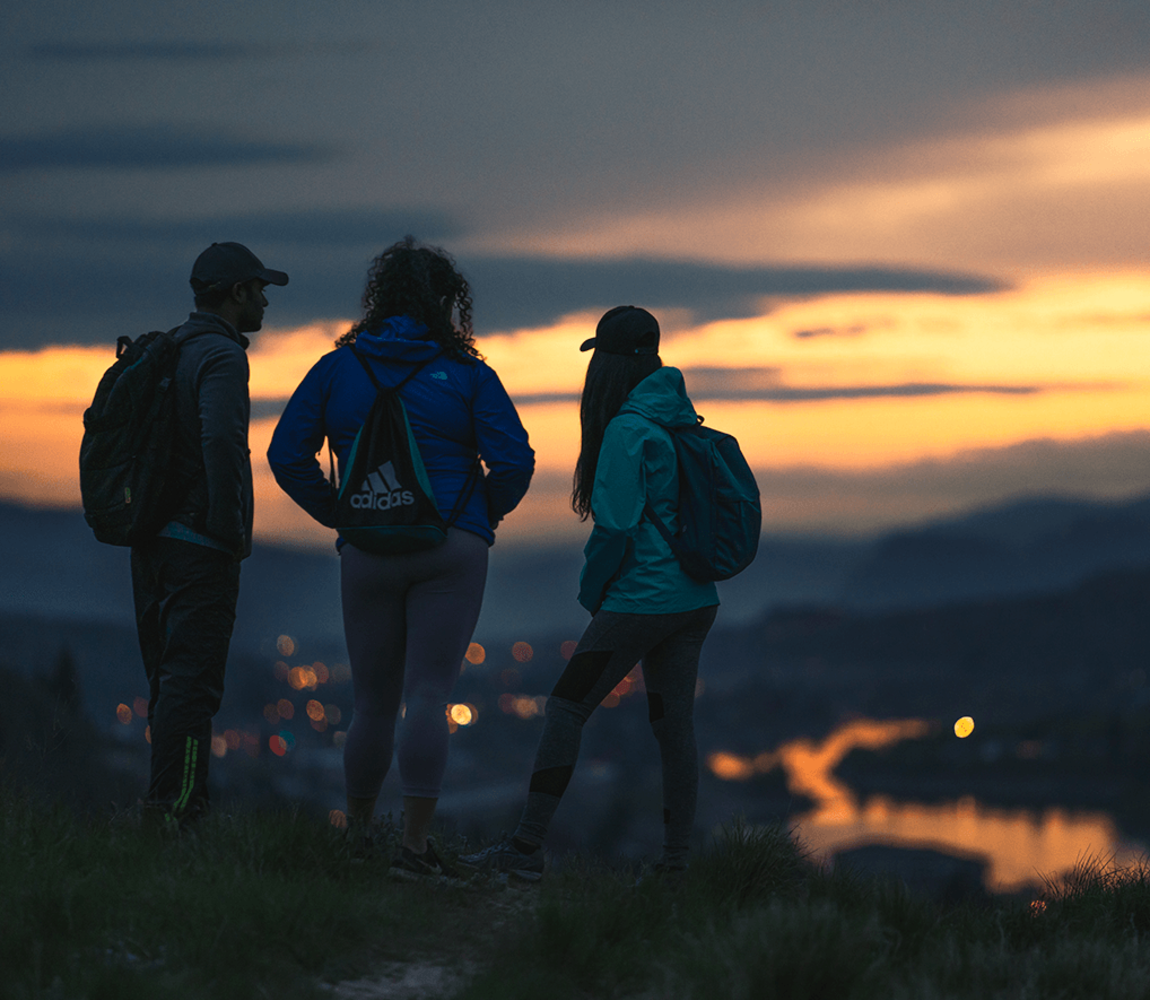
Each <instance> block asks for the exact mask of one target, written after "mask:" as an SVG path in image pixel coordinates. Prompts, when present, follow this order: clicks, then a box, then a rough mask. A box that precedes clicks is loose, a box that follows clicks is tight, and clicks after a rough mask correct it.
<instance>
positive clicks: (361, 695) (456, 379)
mask: <svg viewBox="0 0 1150 1000" xmlns="http://www.w3.org/2000/svg"><path fill="white" fill-rule="evenodd" d="M363 303H364V316H363V318H362V319H361V320H360V321H359V322H358V323H356V324H355V325H354V326H353V327H352V328H351V330H350V331H349V332H348V333H346V334H344V335H343V336H342V337H340V338H339V339H338V340H337V341H336V348H337V349H336V350H334V351H332V352H331V353H330V354H326V355H324V356H323V357H322V358H320V359H319V361H317V362H316V364H315V366H314V367H313V368H312V369H311V371H310V372H308V374H307V375H306V376H305V378H304V380H303V382H302V383H300V386H299V388H298V389H296V391H295V393H294V394H293V395H292V398H291V400H290V401H289V402H288V405H287V407H286V409H285V410H284V413H283V416H282V417H281V418H280V422H279V425H278V426H277V427H276V430H275V434H274V435H273V437H272V442H271V447H270V448H269V449H268V462H269V463H270V464H271V467H272V471H273V472H274V473H275V477H276V482H277V483H279V485H280V486H281V487H282V488H283V490H284V491H285V492H286V493H287V494H288V496H290V497H291V498H292V499H293V500H294V501H295V502H296V503H297V504H299V505H300V506H301V507H302V508H303V509H304V510H306V511H307V512H308V513H309V514H311V516H312V517H314V518H315V519H316V520H317V521H319V522H320V523H321V524H324V525H327V526H328V527H337V526H340V525H339V524H338V522H337V520H336V514H337V510H338V506H337V496H338V493H337V490H336V488H335V486H334V484H332V483H330V482H328V480H327V478H326V477H325V476H324V474H323V471H322V470H321V468H320V466H319V463H318V462H317V461H316V453H317V452H318V451H319V450H320V448H321V447H322V446H323V441H324V438H325V437H326V438H327V440H328V442H329V444H330V445H331V447H332V448H333V449H334V451H335V454H336V455H337V456H338V458H339V468H340V482H341V483H342V482H343V480H344V478H345V477H347V475H348V471H349V460H350V455H351V452H352V443H353V442H354V441H355V439H356V435H357V433H358V432H359V430H360V428H361V427H362V426H363V425H364V422H365V420H366V419H367V417H368V414H369V412H370V411H371V410H372V407H373V403H374V402H375V400H376V397H377V392H378V391H379V390H377V384H378V385H379V386H380V387H383V388H391V387H397V388H396V391H398V392H399V394H400V396H401V399H402V402H403V404H404V407H405V408H406V412H407V415H408V418H409V420H410V427H411V434H412V436H413V437H414V439H415V442H416V444H417V446H418V450H419V452H420V454H421V455H422V461H423V464H424V465H425V466H426V475H427V479H428V481H429V485H430V488H431V494H432V496H433V498H434V502H435V506H436V508H437V509H438V512H439V515H440V517H441V518H442V520H443V522H445V523H446V525H447V528H446V538H445V539H443V540H441V541H440V542H439V544H437V545H434V546H433V547H426V548H418V549H415V550H412V551H406V552H396V551H392V552H384V551H368V548H367V546H368V543H367V541H365V540H364V539H362V537H359V536H357V538H356V540H355V541H347V542H346V544H345V541H344V539H342V538H341V539H340V540H339V541H338V542H337V544H338V545H339V546H340V549H339V552H340V588H341V594H342V598H343V625H344V632H345V634H346V636H347V651H348V657H349V660H350V663H351V672H352V683H353V685H354V688H355V711H354V714H353V716H352V722H351V726H350V727H349V729H348V733H347V743H346V744H345V745H344V775H345V777H346V780H347V812H348V819H349V821H350V827H349V831H348V833H349V837H348V839H349V843H350V844H351V847H352V851H353V852H354V853H355V854H356V855H363V854H366V853H368V852H369V851H370V850H371V844H372V835H371V823H372V816H373V813H374V810H375V804H376V799H377V798H378V796H379V792H380V789H381V787H382V785H383V780H384V778H385V777H386V775H387V772H388V770H389V769H390V767H391V759H392V748H393V746H394V745H395V729H396V721H397V717H398V715H399V712H400V706H401V704H402V705H406V713H405V715H404V722H403V729H402V733H401V735H400V739H399V741H398V743H399V753H398V758H399V773H400V778H401V779H402V782H403V816H404V829H403V846H402V848H401V850H400V853H399V855H398V856H397V857H396V858H395V859H394V860H393V862H392V870H393V872H394V873H395V874H396V875H397V876H400V877H405V878H410V877H421V876H430V877H433V878H434V877H438V876H439V875H440V874H441V873H442V872H443V871H444V869H443V866H442V865H441V864H440V862H439V860H438V859H437V857H436V855H435V852H434V848H432V846H431V845H430V844H429V843H428V840H427V834H428V830H429V828H430V826H431V821H432V817H433V815H434V812H435V806H436V802H437V801H438V799H439V793H440V786H441V784H442V780H443V773H444V769H445V768H446V765H447V749H448V726H447V718H446V708H447V699H448V696H449V695H450V693H451V689H452V687H453V685H454V684H455V680H456V678H457V677H458V676H459V668H460V664H461V663H462V662H463V656H464V654H465V653H466V652H467V647H468V645H469V643H470V642H471V635H472V631H473V630H474V628H475V623H476V621H477V620H478V618H479V609H480V606H481V604H482V603H483V589H484V586H485V584H486V580H487V550H488V548H489V546H491V545H492V544H494V542H495V527H496V525H497V524H498V523H499V522H500V520H502V518H503V517H504V516H505V515H506V514H508V513H509V512H510V511H511V510H513V509H514V508H515V506H516V505H517V504H518V503H519V501H520V500H521V499H522V498H523V495H524V494H525V493H526V492H527V487H528V484H529V483H530V481H531V475H532V472H533V471H534V468H535V453H534V452H533V451H532V450H531V448H530V446H529V445H528V443H527V432H526V431H525V430H524V429H523V425H522V423H521V422H520V420H519V415H518V414H517V413H516V411H515V407H514V405H513V404H512V402H511V399H510V398H509V397H508V395H507V392H506V390H505V389H504V388H503V385H502V384H501V383H500V381H499V377H498V376H497V375H496V374H495V372H494V371H493V370H492V369H491V368H489V367H488V366H487V365H486V364H485V363H484V361H483V360H482V358H481V357H480V355H479V352H478V351H477V350H476V349H475V344H474V339H473V336H472V327H471V289H470V287H469V285H468V283H467V281H466V279H464V277H463V275H461V274H460V273H459V272H458V271H457V270H456V269H455V266H454V264H453V262H452V260H451V258H450V257H449V256H448V255H447V254H446V253H444V252H443V251H442V250H438V249H435V248H431V247H421V246H419V245H417V244H416V242H415V240H414V239H413V238H412V237H410V236H409V237H407V238H406V239H405V240H402V241H400V242H399V243H395V244H393V245H392V246H390V247H388V248H387V249H386V250H384V251H383V253H381V254H380V255H379V256H378V257H376V259H375V262H374V263H373V264H372V267H371V271H370V272H369V275H368V283H367V289H366V290H365V292H364V295H363ZM481 461H482V465H483V466H486V473H484V472H483V467H482V466H481V465H480V462H481ZM382 480H393V482H391V483H390V484H386V483H384V482H383V481H382ZM375 481H379V482H378V483H376V482H375ZM346 485H347V486H348V487H350V488H351V489H353V490H356V491H360V490H361V489H362V491H363V495H364V496H365V497H367V498H369V499H370V498H373V497H374V498H378V500H371V503H379V504H381V505H383V506H385V508H386V509H388V510H390V509H391V508H392V507H393V506H400V507H403V506H406V505H410V504H411V503H412V493H411V492H410V485H411V484H410V483H403V482H400V481H399V479H398V472H397V470H396V468H394V467H392V463H391V462H390V461H389V462H387V463H386V464H385V465H383V466H380V467H379V468H378V469H376V470H374V471H372V472H370V473H368V476H367V481H361V482H356V481H355V480H349V482H348V483H347V484H346ZM377 486H378V487H379V489H377ZM400 487H402V488H400ZM369 506H370V504H369ZM343 527H345V528H346V527H347V525H343Z"/></svg>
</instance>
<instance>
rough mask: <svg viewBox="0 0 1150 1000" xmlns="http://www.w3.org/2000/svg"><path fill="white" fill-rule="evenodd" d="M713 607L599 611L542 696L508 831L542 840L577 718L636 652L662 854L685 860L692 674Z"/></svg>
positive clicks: (690, 816)
mask: <svg viewBox="0 0 1150 1000" xmlns="http://www.w3.org/2000/svg"><path fill="white" fill-rule="evenodd" d="M716 611H717V608H715V607H709V608H699V609H697V610H695V611H682V612H678V613H676V614H669V615H633V614H621V613H618V612H613V611H600V612H599V613H598V614H597V615H596V616H595V617H594V618H592V619H591V624H590V625H588V626H587V631H586V632H584V633H583V638H582V639H580V640H579V645H578V647H577V648H576V650H575V653H574V655H573V656H572V657H571V660H570V661H569V662H568V664H567V667H566V669H565V670H564V671H563V674H562V676H561V677H560V678H559V681H558V683H557V684H556V685H555V688H554V690H553V691H552V692H551V697H550V698H548V700H547V716H546V719H545V721H544V725H543V734H542V736H540V738H539V747H538V749H537V750H536V752H535V769H534V771H533V773H532V775H531V786H530V790H529V792H528V795H527V804H526V806H525V807H524V809H523V815H522V816H521V818H520V820H519V826H518V828H517V829H516V831H515V836H516V837H518V838H520V839H521V840H524V841H526V842H528V843H532V844H542V843H543V841H544V839H545V837H546V836H547V828H548V826H550V824H551V817H552V816H553V815H554V814H555V810H556V808H558V806H559V801H560V799H561V798H562V796H563V793H564V792H565V791H566V790H567V785H568V782H570V780H571V775H572V773H573V772H574V770H575V762H576V760H577V759H578V756H579V744H580V740H581V737H582V734H583V725H584V723H586V721H587V720H588V719H589V718H590V717H591V713H592V712H593V711H595V709H596V708H597V707H598V705H599V703H600V702H601V701H602V700H603V699H604V698H605V697H607V695H608V694H609V693H610V691H611V690H612V688H614V687H615V686H616V685H617V684H618V683H619V682H620V681H621V680H622V679H623V678H624V677H626V676H627V674H628V673H629V672H630V670H631V668H632V667H634V666H635V664H636V663H638V662H639V661H640V660H641V661H642V664H643V682H644V685H645V686H646V688H647V711H648V718H649V720H650V722H651V728H652V730H653V731H654V734H655V739H656V740H657V741H658V743H659V753H660V757H661V759H662V763H663V824H664V827H663V830H664V837H663V860H664V861H669V862H671V863H677V862H682V861H683V860H685V858H686V856H687V853H688V852H689V850H690V843H691V831H692V829H693V827H694V824H695V802H696V799H697V797H698V790H699V763H698V753H697V751H696V748H695V723H694V709H695V681H696V677H697V676H698V672H699V654H700V652H701V651H702V648H703V640H704V639H706V637H707V632H708V631H710V628H711V625H713V624H714V621H715V614H716Z"/></svg>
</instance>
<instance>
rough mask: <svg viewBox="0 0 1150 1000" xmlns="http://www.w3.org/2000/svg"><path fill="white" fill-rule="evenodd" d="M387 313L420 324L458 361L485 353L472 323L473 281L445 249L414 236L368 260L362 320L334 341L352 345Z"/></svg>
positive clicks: (340, 345) (378, 324)
mask: <svg viewBox="0 0 1150 1000" xmlns="http://www.w3.org/2000/svg"><path fill="white" fill-rule="evenodd" d="M391 316H408V317H410V318H411V319H414V320H416V321H417V322H420V323H422V324H423V325H424V326H426V327H427V328H428V330H430V331H431V336H432V339H434V340H435V341H436V343H438V344H440V345H441V346H442V347H443V348H444V349H445V350H446V351H447V352H448V354H449V355H451V356H452V357H455V358H457V359H459V360H461V361H465V360H468V359H470V358H482V357H483V355H481V354H480V353H479V351H478V350H477V349H476V347H475V334H474V331H473V330H472V326H471V286H470V285H469V284H468V283H467V279H466V278H464V277H463V275H462V274H460V273H459V271H458V270H456V267H455V261H454V260H453V259H452V258H451V256H450V255H449V254H448V253H447V252H446V251H445V250H441V249H440V248H439V247H429V246H420V245H419V244H418V242H417V241H416V239H415V237H414V236H405V237H404V238H403V239H402V240H400V241H399V242H398V243H393V244H392V245H391V246H389V247H388V248H387V249H386V250H384V251H383V253H381V254H380V255H379V256H378V257H376V258H375V260H373V261H372V263H371V267H370V268H369V269H368V272H367V287H366V288H365V289H364V291H363V319H361V320H360V321H359V322H358V323H356V324H355V325H354V326H353V327H352V328H351V329H350V330H348V332H347V333H345V334H344V335H343V336H342V337H340V338H339V339H337V340H336V342H335V346H336V347H344V346H347V345H350V344H354V343H355V338H356V337H357V336H358V335H359V334H361V333H363V332H365V331H368V330H373V329H376V328H377V327H379V326H381V325H382V324H383V321H384V320H386V319H388V318H389V317H391ZM453 316H454V317H455V318H456V323H452V317H453Z"/></svg>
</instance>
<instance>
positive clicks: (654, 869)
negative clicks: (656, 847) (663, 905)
mask: <svg viewBox="0 0 1150 1000" xmlns="http://www.w3.org/2000/svg"><path fill="white" fill-rule="evenodd" d="M686 877H687V864H686V862H682V861H680V862H670V861H656V862H655V863H654V864H653V865H651V866H650V867H649V868H646V867H645V868H644V869H643V871H641V872H640V873H639V877H638V878H637V879H635V884H634V885H633V886H632V888H633V889H638V888H639V887H640V886H642V885H649V884H652V883H660V884H662V885H665V886H667V887H668V888H671V889H677V888H678V887H679V886H680V885H682V884H683V879H685V878H686Z"/></svg>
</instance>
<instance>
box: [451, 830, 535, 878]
mask: <svg viewBox="0 0 1150 1000" xmlns="http://www.w3.org/2000/svg"><path fill="white" fill-rule="evenodd" d="M459 861H460V863H461V864H464V865H467V867H468V868H477V869H479V870H480V871H489V872H506V873H507V874H509V875H514V876H515V877H516V878H519V879H522V880H523V881H524V882H538V881H539V880H540V879H541V878H543V848H542V847H539V848H536V849H535V850H534V851H532V852H531V853H530V854H528V853H527V852H526V851H521V850H519V848H518V847H516V846H515V844H514V842H513V838H511V837H507V838H506V839H505V840H501V841H500V842H499V843H498V844H492V845H491V846H490V847H488V848H486V849H485V850H482V851H479V852H478V853H476V854H467V855H465V856H463V857H461V858H460V859H459Z"/></svg>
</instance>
